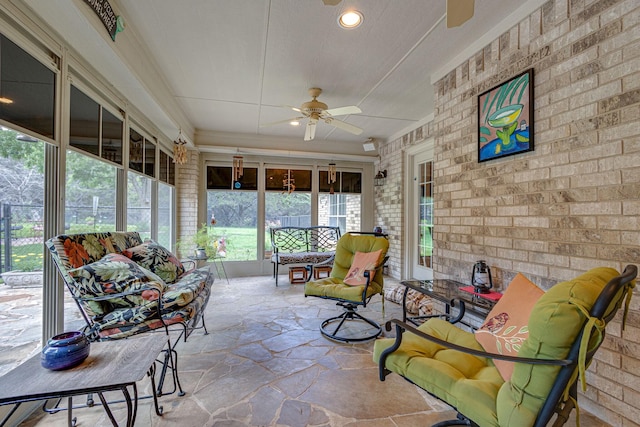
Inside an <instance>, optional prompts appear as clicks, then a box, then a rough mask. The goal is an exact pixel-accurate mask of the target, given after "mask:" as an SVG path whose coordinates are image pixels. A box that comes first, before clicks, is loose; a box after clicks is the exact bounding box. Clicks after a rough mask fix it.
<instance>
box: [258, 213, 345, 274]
mask: <svg viewBox="0 0 640 427" xmlns="http://www.w3.org/2000/svg"><path fill="white" fill-rule="evenodd" d="M269 231H270V233H271V248H272V250H273V252H272V254H271V263H272V264H273V277H275V279H276V286H278V267H279V266H280V265H287V264H307V265H313V264H319V263H321V262H324V261H327V260H329V259H330V258H331V257H332V256H333V255H334V254H335V250H336V245H337V243H338V240H339V239H340V228H338V227H331V226H324V225H316V226H310V227H271V228H270V229H269Z"/></svg>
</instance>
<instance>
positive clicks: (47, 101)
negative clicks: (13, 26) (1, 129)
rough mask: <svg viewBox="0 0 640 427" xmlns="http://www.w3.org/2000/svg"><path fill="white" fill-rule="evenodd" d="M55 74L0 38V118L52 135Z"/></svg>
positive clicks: (10, 42)
mask: <svg viewBox="0 0 640 427" xmlns="http://www.w3.org/2000/svg"><path fill="white" fill-rule="evenodd" d="M55 89H56V87H55V73H54V72H53V71H51V70H50V69H48V68H47V67H45V66H44V65H43V64H41V63H40V62H38V61H37V60H36V59H35V58H33V57H32V56H31V55H29V54H28V53H27V52H25V51H24V50H22V49H21V48H20V47H18V46H17V45H16V44H15V43H13V42H12V41H10V40H9V39H8V38H6V37H5V36H3V35H0V98H2V100H3V102H0V119H3V120H6V121H7V122H10V123H14V124H16V125H18V126H21V127H23V128H25V129H29V130H32V131H34V132H35V133H37V134H40V135H42V136H44V137H47V138H50V139H53V136H54V117H55V107H54V96H55Z"/></svg>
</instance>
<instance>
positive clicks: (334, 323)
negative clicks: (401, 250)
mask: <svg viewBox="0 0 640 427" xmlns="http://www.w3.org/2000/svg"><path fill="white" fill-rule="evenodd" d="M388 249H389V241H388V240H387V238H386V236H384V235H380V234H375V233H354V232H352V233H347V234H345V235H344V236H342V237H341V238H340V240H338V244H337V246H336V253H335V256H334V258H333V267H332V269H331V273H330V274H329V277H327V278H324V279H320V280H315V281H310V282H307V283H306V284H305V288H304V295H305V297H308V296H313V297H319V298H325V299H331V300H335V301H338V302H337V303H336V305H339V306H341V307H343V309H344V312H343V313H342V314H341V315H339V316H336V317H332V318H330V319H327V320H325V321H323V322H322V324H321V325H320V332H321V333H322V335H324V336H325V337H327V338H329V339H332V340H336V341H341V342H357V341H366V340H370V339H373V338H376V337H377V336H378V335H380V333H381V332H382V327H381V326H380V325H379V324H378V323H377V322H375V321H373V320H371V319H368V318H365V317H363V316H362V315H360V314H359V313H358V312H357V308H358V306H363V307H366V305H367V303H368V302H369V300H371V298H372V297H373V296H374V295H376V294H382V287H383V277H382V266H383V265H384V263H385V261H386V259H387V250H388ZM378 250H380V254H379V256H378V257H377V260H376V261H375V266H374V270H372V271H375V273H374V274H373V275H372V274H370V272H369V271H365V272H364V278H365V281H366V283H364V284H362V285H348V284H345V282H344V280H345V278H346V277H347V275H348V273H349V269H350V268H351V265H352V263H353V260H354V257H355V255H356V252H360V253H371V252H376V251H378ZM372 276H373V277H372ZM345 322H349V323H345ZM355 323H358V326H361V327H360V328H355V327H354V328H351V327H349V326H347V325H348V324H352V326H355ZM343 326H344V328H343ZM354 330H357V332H355V333H354Z"/></svg>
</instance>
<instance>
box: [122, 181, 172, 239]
mask: <svg viewBox="0 0 640 427" xmlns="http://www.w3.org/2000/svg"><path fill="white" fill-rule="evenodd" d="M151 183H152V180H151V179H150V178H148V177H146V176H143V175H139V174H138V173H136V172H131V171H130V172H129V175H128V178H127V231H137V232H139V233H140V237H142V239H143V240H144V239H150V238H151ZM167 207H168V206H167Z"/></svg>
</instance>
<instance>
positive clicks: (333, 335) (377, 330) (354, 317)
mask: <svg viewBox="0 0 640 427" xmlns="http://www.w3.org/2000/svg"><path fill="white" fill-rule="evenodd" d="M337 305H340V306H342V307H343V308H344V312H343V313H342V314H341V315H339V316H336V317H331V318H329V319H327V320H325V321H324V322H322V324H321V325H320V333H322V335H324V336H325V337H327V338H329V339H331V340H335V341H340V342H347V343H348V342H360V341H369V340H372V339H374V338H377V337H378V336H379V335H380V334H381V333H382V327H381V326H380V325H379V324H378V323H376V322H374V321H373V320H371V319H367V318H366V317H364V316H361V315H360V314H359V313H358V312H357V311H356V309H357V305H356V304H351V303H343V302H339V303H338V304H337ZM347 321H349V322H364V323H367V324H369V325H370V326H371V327H372V332H371V333H368V334H366V335H363V336H357V337H349V336H340V335H338V332H339V331H340V329H341V328H342V326H343V325H344V324H345V322H347ZM336 322H338V326H337V327H336V328H335V329H333V331H329V330H328V327H329V326H330V325H333V324H335V323H336Z"/></svg>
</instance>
